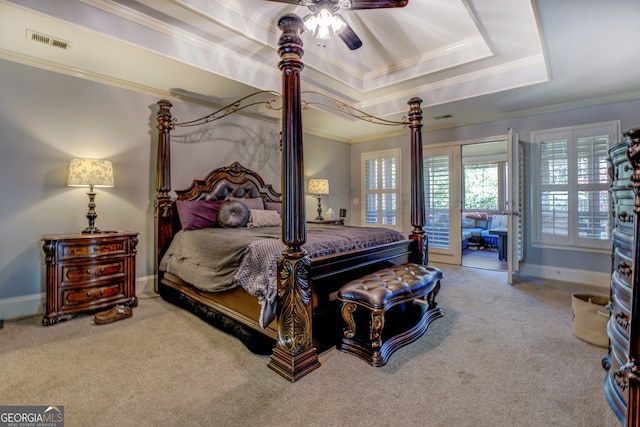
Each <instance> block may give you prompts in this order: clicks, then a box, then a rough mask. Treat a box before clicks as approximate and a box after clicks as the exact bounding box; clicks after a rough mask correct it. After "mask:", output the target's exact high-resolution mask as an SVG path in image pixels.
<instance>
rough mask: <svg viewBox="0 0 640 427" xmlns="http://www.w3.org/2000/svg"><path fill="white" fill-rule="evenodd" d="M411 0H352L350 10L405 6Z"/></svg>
mask: <svg viewBox="0 0 640 427" xmlns="http://www.w3.org/2000/svg"><path fill="white" fill-rule="evenodd" d="M408 4H409V0H351V7H350V8H348V10H357V9H388V8H392V7H405V6H406V5H408Z"/></svg>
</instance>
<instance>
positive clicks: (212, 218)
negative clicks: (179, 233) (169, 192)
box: [176, 200, 224, 230]
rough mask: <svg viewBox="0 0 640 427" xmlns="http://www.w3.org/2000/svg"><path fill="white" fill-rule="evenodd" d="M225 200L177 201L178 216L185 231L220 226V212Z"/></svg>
mask: <svg viewBox="0 0 640 427" xmlns="http://www.w3.org/2000/svg"><path fill="white" fill-rule="evenodd" d="M223 203H224V201H223V200H177V201H176V206H177V208H178V216H179V217H180V224H181V225H182V229H183V230H197V229H199V228H211V227H217V226H218V210H219V209H220V206H222V204H223Z"/></svg>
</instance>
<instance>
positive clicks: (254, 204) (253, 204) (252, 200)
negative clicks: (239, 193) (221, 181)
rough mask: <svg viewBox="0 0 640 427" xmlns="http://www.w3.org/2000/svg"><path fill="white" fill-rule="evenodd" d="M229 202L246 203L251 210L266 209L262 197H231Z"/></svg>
mask: <svg viewBox="0 0 640 427" xmlns="http://www.w3.org/2000/svg"><path fill="white" fill-rule="evenodd" d="M229 200H235V201H236V202H240V203H244V204H245V205H246V206H247V207H248V208H249V209H264V202H263V201H262V199H261V198H260V197H233V196H230V197H229Z"/></svg>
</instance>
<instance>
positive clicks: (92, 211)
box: [82, 186, 101, 234]
mask: <svg viewBox="0 0 640 427" xmlns="http://www.w3.org/2000/svg"><path fill="white" fill-rule="evenodd" d="M87 196H89V211H88V212H87V221H89V225H88V226H87V228H85V229H84V230H82V234H95V233H100V232H101V231H100V230H99V229H98V227H96V226H95V225H94V224H95V222H96V218H97V216H98V214H96V201H95V199H96V193H95V192H94V191H93V186H91V187H90V190H89V192H88V193H87Z"/></svg>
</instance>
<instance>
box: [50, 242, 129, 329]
mask: <svg viewBox="0 0 640 427" xmlns="http://www.w3.org/2000/svg"><path fill="white" fill-rule="evenodd" d="M42 241H43V242H44V243H43V246H42V250H43V251H44V255H45V276H46V295H47V297H46V298H47V299H46V305H45V310H44V317H43V318H42V324H43V325H44V326H48V325H52V324H55V323H58V322H60V321H63V320H68V319H72V318H74V317H76V316H77V315H78V314H79V313H83V312H90V311H96V310H100V309H105V308H108V307H111V306H114V305H116V304H126V305H128V306H129V307H135V306H137V305H138V299H137V297H136V287H135V274H136V245H137V244H138V233H135V232H131V231H113V232H101V233H95V234H93V233H86V234H85V233H82V234H57V235H48V236H44V237H43V238H42Z"/></svg>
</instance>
